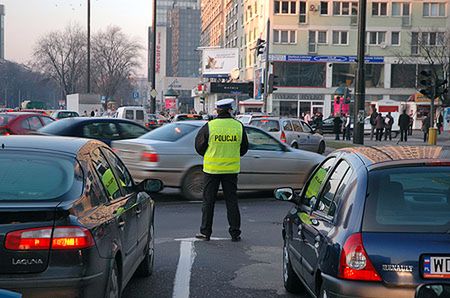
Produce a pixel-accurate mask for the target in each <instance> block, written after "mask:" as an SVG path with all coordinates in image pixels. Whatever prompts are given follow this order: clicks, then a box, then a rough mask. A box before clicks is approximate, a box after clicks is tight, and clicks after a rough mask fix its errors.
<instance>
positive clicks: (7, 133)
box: [0, 128, 11, 136]
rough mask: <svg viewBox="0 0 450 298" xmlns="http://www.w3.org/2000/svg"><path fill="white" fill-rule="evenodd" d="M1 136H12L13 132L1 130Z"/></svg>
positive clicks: (5, 129)
mask: <svg viewBox="0 0 450 298" xmlns="http://www.w3.org/2000/svg"><path fill="white" fill-rule="evenodd" d="M0 135H2V136H10V135H11V132H10V131H9V129H7V128H0Z"/></svg>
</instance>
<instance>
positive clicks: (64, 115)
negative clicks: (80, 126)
mask: <svg viewBox="0 0 450 298" xmlns="http://www.w3.org/2000/svg"><path fill="white" fill-rule="evenodd" d="M78 116H80V115H78V113H77V112H59V113H58V115H57V117H58V118H59V119H64V118H71V117H78Z"/></svg>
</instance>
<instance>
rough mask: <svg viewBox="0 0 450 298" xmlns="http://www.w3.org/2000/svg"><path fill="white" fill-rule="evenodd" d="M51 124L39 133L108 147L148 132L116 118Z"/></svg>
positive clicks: (80, 119) (69, 120)
mask: <svg viewBox="0 0 450 298" xmlns="http://www.w3.org/2000/svg"><path fill="white" fill-rule="evenodd" d="M51 124H52V125H47V126H45V127H43V128H42V129H40V130H39V133H42V134H46V135H56V136H65V137H80V138H88V139H96V140H100V141H102V142H104V143H106V144H108V145H111V141H116V140H126V139H135V138H138V137H140V136H142V135H144V134H146V133H147V132H149V130H148V129H147V128H145V127H144V126H142V125H140V124H138V123H136V122H133V121H131V120H126V119H117V118H94V117H93V118H86V117H76V118H66V119H62V120H59V121H55V122H54V123H51Z"/></svg>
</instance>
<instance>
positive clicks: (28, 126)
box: [20, 119, 31, 130]
mask: <svg viewBox="0 0 450 298" xmlns="http://www.w3.org/2000/svg"><path fill="white" fill-rule="evenodd" d="M20 126H21V127H22V128H25V129H28V130H31V128H30V122H29V121H28V119H23V121H22V123H20Z"/></svg>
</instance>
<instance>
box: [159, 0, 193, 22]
mask: <svg viewBox="0 0 450 298" xmlns="http://www.w3.org/2000/svg"><path fill="white" fill-rule="evenodd" d="M199 3H200V0H158V1H157V3H156V26H166V25H167V24H168V23H169V21H168V17H167V13H168V12H169V10H171V9H172V8H174V7H190V8H199Z"/></svg>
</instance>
